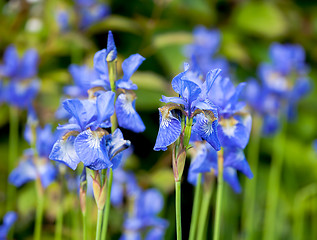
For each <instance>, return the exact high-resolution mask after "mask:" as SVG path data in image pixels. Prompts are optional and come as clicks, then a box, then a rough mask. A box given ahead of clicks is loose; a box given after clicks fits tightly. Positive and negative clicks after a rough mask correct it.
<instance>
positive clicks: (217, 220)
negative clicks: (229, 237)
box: [213, 149, 223, 240]
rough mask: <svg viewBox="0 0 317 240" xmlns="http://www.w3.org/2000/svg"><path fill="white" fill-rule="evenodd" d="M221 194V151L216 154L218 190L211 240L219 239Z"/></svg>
mask: <svg viewBox="0 0 317 240" xmlns="http://www.w3.org/2000/svg"><path fill="white" fill-rule="evenodd" d="M222 193H223V149H221V150H220V151H219V152H218V189H217V200H216V201H217V202H216V216H215V227H214V237H213V240H219V237H220V217H221V206H222V195H223V194H222Z"/></svg>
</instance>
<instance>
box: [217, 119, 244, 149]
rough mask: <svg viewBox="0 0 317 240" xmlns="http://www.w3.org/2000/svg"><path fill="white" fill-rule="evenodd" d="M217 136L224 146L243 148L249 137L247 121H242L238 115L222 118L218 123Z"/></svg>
mask: <svg viewBox="0 0 317 240" xmlns="http://www.w3.org/2000/svg"><path fill="white" fill-rule="evenodd" d="M245 124H246V125H245ZM218 137H219V140H220V143H221V145H222V146H224V147H239V148H242V149H244V148H245V147H246V145H247V144H248V142H249V137H250V125H249V122H246V123H244V121H243V118H240V117H230V118H222V119H221V120H220V121H219V124H218Z"/></svg>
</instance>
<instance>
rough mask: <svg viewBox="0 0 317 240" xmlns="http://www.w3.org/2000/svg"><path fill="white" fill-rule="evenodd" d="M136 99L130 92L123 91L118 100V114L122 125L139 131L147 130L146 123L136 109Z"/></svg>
mask: <svg viewBox="0 0 317 240" xmlns="http://www.w3.org/2000/svg"><path fill="white" fill-rule="evenodd" d="M134 103H135V99H134V97H133V95H132V94H130V93H126V94H124V93H122V94H120V95H119V96H118V98H117V101H116V106H115V107H116V114H117V119H118V124H119V126H120V127H123V128H125V129H128V130H131V131H133V132H136V133H139V132H143V131H144V130H145V126H144V123H143V121H142V119H141V117H140V116H139V114H138V113H137V111H136V110H135V106H134Z"/></svg>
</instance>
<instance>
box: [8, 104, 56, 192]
mask: <svg viewBox="0 0 317 240" xmlns="http://www.w3.org/2000/svg"><path fill="white" fill-rule="evenodd" d="M36 124H37V119H36V116H35V112H34V110H33V109H30V110H29V114H28V124H27V127H26V129H25V132H24V137H25V139H26V141H27V142H29V143H30V144H31V143H32V142H33V141H34V138H35V139H36V143H35V148H36V149H35V150H34V149H27V150H25V151H24V154H23V157H22V160H21V162H20V163H19V165H18V166H17V167H16V168H15V169H14V170H13V171H12V172H11V173H10V175H9V182H10V183H11V184H13V185H15V186H16V187H20V186H22V185H24V184H25V183H27V182H29V181H33V180H35V179H37V178H40V180H41V183H42V186H43V187H44V188H46V187H47V186H48V185H50V183H52V182H53V181H54V180H55V179H56V176H57V170H56V168H55V167H54V166H53V164H51V163H50V161H49V160H48V156H49V153H50V152H51V149H52V147H53V144H54V142H55V140H56V138H57V136H58V133H57V132H55V133H52V130H51V125H49V124H48V125H46V126H44V128H41V127H36V136H33V133H32V128H33V127H35V126H36ZM34 151H36V152H37V154H34Z"/></svg>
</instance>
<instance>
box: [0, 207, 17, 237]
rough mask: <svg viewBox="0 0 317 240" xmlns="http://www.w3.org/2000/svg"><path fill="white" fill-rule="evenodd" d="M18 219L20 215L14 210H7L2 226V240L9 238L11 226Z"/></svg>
mask: <svg viewBox="0 0 317 240" xmlns="http://www.w3.org/2000/svg"><path fill="white" fill-rule="evenodd" d="M17 219H18V215H17V214H16V213H15V212H13V211H11V212H7V213H6V215H4V217H3V223H2V225H1V226H0V240H5V239H7V235H8V233H9V231H10V228H11V227H12V225H13V224H14V223H15V222H16V220H17Z"/></svg>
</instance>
